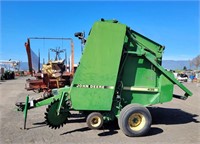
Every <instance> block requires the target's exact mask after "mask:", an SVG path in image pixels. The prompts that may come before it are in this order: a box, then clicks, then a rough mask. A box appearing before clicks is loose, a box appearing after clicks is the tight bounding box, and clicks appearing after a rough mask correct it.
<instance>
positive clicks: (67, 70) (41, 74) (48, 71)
mask: <svg viewBox="0 0 200 144" xmlns="http://www.w3.org/2000/svg"><path fill="white" fill-rule="evenodd" d="M30 39H50V40H51V39H56V40H70V42H71V60H70V64H69V66H67V67H66V66H65V59H63V60H61V59H57V55H56V58H55V60H54V61H52V60H49V61H48V63H47V64H44V65H43V66H42V70H41V71H38V72H37V73H35V71H34V70H33V67H32V63H33V61H32V58H31V56H32V55H31V48H30ZM25 47H26V51H27V55H28V64H29V72H30V73H31V75H32V76H34V79H27V80H26V85H25V89H27V90H33V91H36V92H42V91H44V90H48V89H53V88H60V87H64V86H65V85H70V84H71V81H72V78H73V75H74V44H73V40H72V39H71V38H28V40H27V42H26V43H25ZM52 51H53V52H58V53H57V54H59V52H63V50H62V51H60V50H59V49H58V50H57V49H56V50H54V49H52ZM39 65H40V63H39V64H38V67H39ZM38 70H40V68H38Z"/></svg>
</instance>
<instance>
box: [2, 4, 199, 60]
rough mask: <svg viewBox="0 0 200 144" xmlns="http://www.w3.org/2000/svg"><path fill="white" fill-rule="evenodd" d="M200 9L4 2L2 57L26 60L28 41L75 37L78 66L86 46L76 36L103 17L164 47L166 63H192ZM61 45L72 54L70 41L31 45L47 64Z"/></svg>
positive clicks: (191, 6) (42, 42)
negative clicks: (54, 50) (177, 61)
mask: <svg viewBox="0 0 200 144" xmlns="http://www.w3.org/2000/svg"><path fill="white" fill-rule="evenodd" d="M199 7H200V3H199V1H164V2H163V1H126V2H124V1H103V2H100V1H92V2H91V1H75V2H73V1H59V2H58V1H21V2H20V1H17V2H15V1H1V41H0V49H1V51H0V59H4V60H8V59H10V58H11V59H13V60H20V61H27V55H26V50H25V47H24V43H25V42H26V39H27V38H28V37H70V38H73V40H74V45H75V62H76V63H77V62H78V61H79V59H80V56H81V45H80V40H78V39H77V38H75V37H74V33H75V32H78V31H85V33H86V36H87V34H88V32H89V30H90V28H91V27H92V25H93V23H94V22H95V21H97V20H100V19H101V18H104V19H117V20H119V21H120V22H121V23H124V24H127V25H128V26H130V27H131V28H132V29H133V30H135V31H137V32H139V33H141V34H143V35H145V36H147V37H148V38H150V39H152V40H154V41H156V42H158V43H160V44H162V45H165V47H166V49H165V52H164V55H163V59H167V60H189V59H192V58H194V57H196V56H197V55H198V54H200V42H199V41H200V35H199V33H200V26H199V25H200V23H199V20H200V15H199V14H200V9H199ZM56 47H60V48H63V49H68V55H69V48H70V45H69V42H63V41H56V42H54V43H51V42H50V41H47V40H45V41H44V40H32V41H31V48H32V49H33V51H34V52H35V53H36V54H37V52H38V49H40V51H41V59H43V58H45V60H47V52H48V49H49V48H56ZM41 61H42V60H41Z"/></svg>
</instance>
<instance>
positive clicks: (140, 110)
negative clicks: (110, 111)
mask: <svg viewBox="0 0 200 144" xmlns="http://www.w3.org/2000/svg"><path fill="white" fill-rule="evenodd" d="M151 122H152V118H151V114H150V112H149V110H148V109H147V108H145V107H143V106H141V105H138V104H129V105H127V106H125V107H124V108H123V109H122V111H121V113H120V116H119V119H118V124H119V127H120V129H121V130H122V131H123V132H124V134H125V135H127V136H130V137H133V136H135V137H136V136H143V135H145V134H146V133H147V132H148V131H149V130H150V127H151Z"/></svg>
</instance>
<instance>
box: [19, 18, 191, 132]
mask: <svg viewBox="0 0 200 144" xmlns="http://www.w3.org/2000/svg"><path fill="white" fill-rule="evenodd" d="M163 51H164V46H162V45H160V44H158V43H156V42H154V41H152V40H150V39H148V38H146V37H145V36H143V35H141V34H139V33H137V32H135V31H133V30H131V29H130V28H129V27H127V26H126V25H124V24H121V23H118V22H117V21H105V20H102V21H98V22H96V23H95V24H94V25H93V27H92V29H91V31H90V34H89V36H88V39H87V42H86V44H85V49H84V51H83V55H82V57H81V60H80V64H79V66H78V68H77V70H76V73H75V75H74V78H73V81H72V84H71V86H70V87H65V88H61V89H57V90H56V89H55V90H53V91H54V94H52V95H51V96H49V98H46V99H44V100H39V101H33V102H29V103H26V104H25V105H26V107H27V105H28V107H27V109H30V108H34V107H39V106H43V105H49V106H48V108H47V112H46V113H45V119H46V122H47V124H48V125H49V126H50V127H51V128H59V127H60V126H62V125H63V124H65V123H66V122H67V121H66V120H67V118H69V117H71V116H72V115H71V114H70V111H72V110H75V111H79V112H83V113H85V114H86V117H87V119H86V122H87V124H88V127H90V128H92V129H98V128H100V127H101V126H102V124H103V123H105V122H108V121H112V120H114V118H118V123H119V127H120V129H121V130H122V131H123V132H124V134H126V135H127V136H141V135H145V134H146V133H147V132H148V131H149V129H150V126H151V121H152V118H151V114H150V112H149V111H148V109H147V108H146V107H147V106H150V105H154V104H159V103H164V102H169V101H171V100H172V98H173V87H174V84H176V85H178V86H179V87H180V88H181V89H182V90H183V91H185V93H186V94H185V95H184V96H183V97H182V98H187V97H188V96H191V95H192V93H191V92H190V91H189V90H188V89H187V88H186V87H185V86H184V85H183V84H181V83H180V82H178V81H177V80H176V79H175V78H174V76H173V74H171V73H170V72H168V71H166V70H165V69H164V68H163V67H162V66H161V63H162V55H163ZM30 103H32V104H31V105H30ZM23 109H24V108H23ZM24 111H25V112H26V109H25V110H24Z"/></svg>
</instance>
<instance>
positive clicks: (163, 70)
mask: <svg viewBox="0 0 200 144" xmlns="http://www.w3.org/2000/svg"><path fill="white" fill-rule="evenodd" d="M145 57H146V58H147V59H148V60H149V61H150V62H151V63H152V64H153V65H154V66H155V67H156V68H157V69H158V70H159V71H160V72H161V73H162V74H163V75H164V76H165V77H166V78H167V79H169V80H170V81H171V82H172V83H173V84H176V85H177V86H179V87H180V88H181V89H182V90H183V91H184V92H185V96H192V92H191V91H190V90H188V89H187V88H186V87H185V86H184V85H183V84H182V83H180V82H179V81H178V80H177V79H175V77H174V76H173V75H171V74H169V72H168V71H166V70H165V69H164V68H163V67H162V66H161V65H159V64H158V63H156V61H155V60H154V58H153V57H152V55H151V54H149V53H146V55H145Z"/></svg>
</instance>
